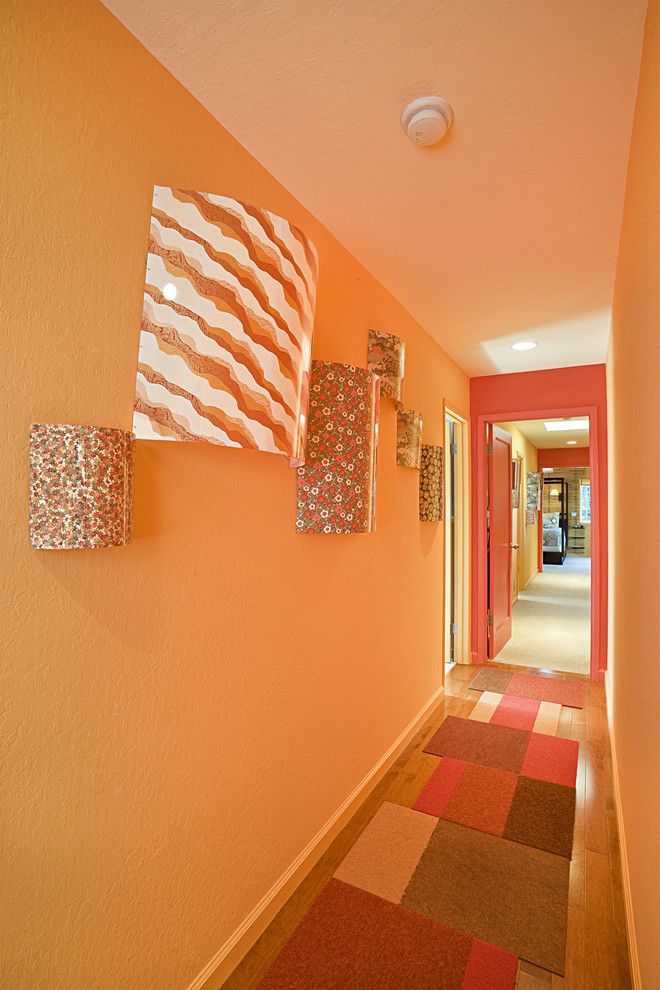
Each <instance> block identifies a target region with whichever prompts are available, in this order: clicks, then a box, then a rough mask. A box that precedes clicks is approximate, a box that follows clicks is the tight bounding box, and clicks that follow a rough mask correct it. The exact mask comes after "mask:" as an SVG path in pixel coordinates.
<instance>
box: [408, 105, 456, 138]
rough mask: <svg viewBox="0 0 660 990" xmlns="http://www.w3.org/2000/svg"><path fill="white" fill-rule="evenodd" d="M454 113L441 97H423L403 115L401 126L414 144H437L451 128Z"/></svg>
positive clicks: (409, 106)
mask: <svg viewBox="0 0 660 990" xmlns="http://www.w3.org/2000/svg"><path fill="white" fill-rule="evenodd" d="M453 119H454V111H453V110H452V108H451V106H450V104H449V103H447V101H446V100H443V99H442V98H441V97H440V96H422V97H421V98H420V99H419V100H413V101H412V103H409V104H408V106H407V107H406V108H405V110H404V111H403V113H402V114H401V126H402V127H403V129H404V131H405V132H406V134H407V135H408V137H409V138H410V140H411V141H412V143H413V144H423V145H429V144H437V143H438V141H442V139H443V137H444V136H445V134H446V133H447V131H448V130H449V128H450V127H451V122H452V120H453Z"/></svg>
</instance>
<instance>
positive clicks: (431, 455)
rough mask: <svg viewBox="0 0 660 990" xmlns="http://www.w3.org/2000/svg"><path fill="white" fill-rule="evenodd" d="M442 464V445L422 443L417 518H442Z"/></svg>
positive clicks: (429, 520) (428, 520)
mask: <svg viewBox="0 0 660 990" xmlns="http://www.w3.org/2000/svg"><path fill="white" fill-rule="evenodd" d="M443 464H444V450H443V449H442V447H437V446H435V445H433V444H430V443H423V444H422V461H421V468H420V472H419V518H420V519H421V520H422V522H440V521H441V520H442V519H443V518H444V502H445V499H444V487H443Z"/></svg>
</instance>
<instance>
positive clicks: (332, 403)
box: [296, 361, 380, 533]
mask: <svg viewBox="0 0 660 990" xmlns="http://www.w3.org/2000/svg"><path fill="white" fill-rule="evenodd" d="M379 402H380V389H379V386H378V377H377V376H376V375H374V374H372V372H370V371H366V370H365V369H364V368H356V367H355V366H354V365H348V364H339V363H338V362H336V361H313V362H312V374H311V379H310V403H309V426H308V430H307V450H306V456H305V464H304V466H302V467H300V468H298V478H297V482H298V509H297V517H296V527H297V529H298V531H299V532H301V533H370V532H372V531H373V530H374V529H375V526H376V448H377V444H378V411H379Z"/></svg>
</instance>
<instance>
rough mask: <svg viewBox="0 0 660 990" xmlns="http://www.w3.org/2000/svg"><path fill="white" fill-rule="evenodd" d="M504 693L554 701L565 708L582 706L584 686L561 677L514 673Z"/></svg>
mask: <svg viewBox="0 0 660 990" xmlns="http://www.w3.org/2000/svg"><path fill="white" fill-rule="evenodd" d="M505 693H506V694H517V695H519V696H520V697H521V698H535V699H536V700H537V701H554V702H555V704H557V705H566V707H567V708H582V707H583V706H584V686H583V685H582V684H580V682H579V681H569V680H565V679H563V678H561V677H541V676H539V675H537V674H514V675H513V677H512V678H511V680H510V682H509V686H508V688H507V689H506V692H505Z"/></svg>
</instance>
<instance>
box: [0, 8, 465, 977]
mask: <svg viewBox="0 0 660 990" xmlns="http://www.w3.org/2000/svg"><path fill="white" fill-rule="evenodd" d="M0 25H1V28H0V29H1V31H2V48H1V51H0V57H1V61H2V65H3V72H4V75H5V78H6V79H7V83H8V85H9V87H10V90H11V108H10V112H9V117H8V118H7V119H6V123H7V125H8V127H9V132H8V133H7V134H6V135H4V139H3V149H4V154H5V160H4V164H3V167H2V170H0V174H1V175H2V180H3V191H2V201H1V208H2V223H3V227H4V237H3V243H4V247H3V251H4V253H3V257H2V269H1V273H2V278H3V281H4V307H5V309H4V314H3V330H4V333H5V335H6V337H5V343H4V351H3V362H2V365H3V370H4V371H5V372H6V376H5V382H4V384H3V387H2V389H1V390H0V403H1V405H0V428H1V430H2V448H1V449H2V455H3V458H4V465H3V469H2V472H0V473H1V481H0V484H1V485H2V489H3V491H2V497H3V500H2V505H3V513H2V527H3V536H2V543H3V554H2V565H0V566H1V567H2V570H1V572H0V580H1V583H2V589H1V592H2V600H3V601H9V602H10V606H9V608H8V609H6V610H5V612H4V615H3V619H2V624H3V637H4V641H5V657H4V660H5V667H6V671H7V674H8V680H9V685H8V687H9V696H10V703H11V714H10V719H9V733H8V739H9V741H10V748H9V754H8V757H7V762H6V763H5V766H6V767H8V768H9V770H8V784H9V796H8V798H7V800H6V803H5V808H6V809H8V811H9V819H8V822H7V825H6V829H7V831H6V836H5V841H4V842H3V845H4V848H5V850H6V851H8V852H9V872H10V876H11V877H12V880H13V890H14V896H13V897H12V898H11V899H10V912H9V929H10V935H11V937H10V940H9V941H10V944H9V949H8V951H7V952H6V960H5V961H6V966H7V975H6V978H5V981H4V982H2V981H0V982H2V985H3V986H7V987H11V988H12V990H28V988H29V990H34V988H35V987H37V986H43V987H54V986H55V985H57V986H66V987H67V990H93V988H104V990H105V988H108V990H109V988H112V990H116V988H119V987H126V988H127V987H139V988H140V990H149V988H156V987H158V988H159V990H162V988H165V987H167V988H174V990H178V988H184V987H186V986H187V985H188V983H189V982H190V981H191V980H192V979H193V977H195V976H196V974H198V973H199V971H200V970H201V969H202V967H203V966H205V965H206V963H207V962H208V961H209V960H210V959H211V957H212V956H213V955H214V953H216V951H217V950H218V949H219V948H220V947H221V946H222V944H223V943H224V942H225V940H226V939H227V938H228V937H229V936H230V935H231V934H232V933H233V932H234V931H235V929H236V928H237V926H238V925H240V924H241V923H242V922H243V920H244V919H245V918H246V916H247V915H248V913H249V912H250V911H251V910H252V909H253V908H254V907H255V905H256V904H257V902H258V901H259V899H260V898H261V897H262V896H263V895H264V894H265V893H266V891H268V890H269V888H270V887H271V885H272V884H273V883H274V882H275V881H276V880H277V878H279V877H280V875H281V874H282V873H283V871H284V870H286V869H287V868H288V866H289V865H290V864H291V863H292V861H293V860H294V858H295V857H296V856H297V855H298V854H299V853H300V852H301V850H302V849H303V848H304V847H305V845H306V843H308V842H309V841H310V840H311V839H312V838H313V837H314V835H315V834H316V833H317V831H318V830H319V829H320V828H321V826H322V825H323V824H324V823H326V821H327V820H328V818H329V817H330V816H331V815H332V814H333V813H334V812H335V810H336V809H337V808H338V807H339V806H340V804H341V803H342V802H343V801H344V799H345V798H346V797H347V795H348V794H349V793H350V792H351V791H352V789H353V788H355V787H356V785H357V784H358V783H359V782H360V781H361V780H362V778H363V777H364V776H365V774H367V772H368V771H369V770H370V769H371V768H372V767H373V765H374V764H375V763H376V762H377V761H378V760H379V759H380V757H381V756H382V755H383V754H384V753H385V751H386V750H387V749H388V747H389V746H390V745H391V744H392V743H393V741H394V740H395V739H396V738H397V736H398V735H399V734H400V733H401V732H402V731H403V730H404V729H405V727H406V726H407V725H408V724H409V723H410V722H411V721H412V720H413V719H414V717H415V716H416V714H417V713H418V712H419V711H420V709H421V708H422V706H424V704H425V703H426V702H427V701H428V700H429V699H430V698H431V697H432V696H433V694H434V692H436V690H437V689H438V687H439V685H440V683H441V646H442V637H441V603H442V559H443V554H442V549H443V548H442V527H441V526H438V525H428V524H427V525H424V526H421V525H420V523H419V520H418V505H417V498H418V475H417V472H415V471H412V470H406V469H404V468H399V467H397V466H396V465H395V447H394V445H395V412H394V407H393V404H392V403H391V402H388V401H384V402H383V404H382V411H381V413H382V414H381V432H380V448H379V457H378V529H377V532H376V533H375V534H374V535H372V536H358V537H344V538H341V537H339V538H323V537H315V536H300V535H298V534H297V533H296V532H295V529H294V515H295V481H294V474H293V472H292V471H291V470H290V469H289V467H288V466H287V463H286V461H285V460H284V459H283V458H278V457H273V456H269V455H266V454H259V453H256V452H247V451H238V450H230V449H219V448H217V447H212V446H202V445H199V446H189V445H186V444H179V443H158V442H140V443H138V445H137V463H136V491H135V540H134V542H133V543H132V544H131V545H130V546H128V547H126V548H121V549H114V550H102V551H77V552H76V551H73V552H51V553H46V552H35V551H33V550H31V549H30V546H29V544H28V534H27V501H28V497H27V493H28V430H29V425H30V423H31V422H32V421H37V422H53V423H58V422H73V423H95V424H100V425H112V426H121V427H125V428H127V429H130V426H131V413H132V399H133V388H134V380H135V371H136V363H137V351H138V328H139V323H140V312H141V299H142V285H143V279H144V270H145V256H146V247H147V237H148V228H149V208H150V202H151V188H152V184H153V183H161V184H165V185H179V186H184V187H185V186H188V187H191V188H195V189H200V190H208V191H215V192H222V193H225V194H227V195H230V196H236V197H238V198H242V199H246V200H248V201H250V202H253V203H255V204H257V205H260V206H263V207H267V208H269V209H273V210H275V211H276V212H278V213H281V214H284V215H285V216H287V217H288V218H289V219H291V220H292V221H293V222H294V223H296V224H298V225H299V226H300V227H301V228H302V229H303V230H305V231H306V232H307V233H308V234H309V235H310V236H311V237H312V239H313V240H314V242H315V243H316V246H317V247H318V250H319V255H320V271H321V276H320V284H319V299H318V311H317V322H316V330H315V337H314V354H315V356H316V357H319V358H334V359H337V360H340V361H348V362H355V363H358V364H364V363H365V360H366V340H367V329H368V327H369V326H374V327H381V328H384V329H388V330H393V331H395V332H397V333H400V334H401V336H402V337H403V338H404V339H405V341H406V344H407V352H406V401H407V403H408V404H409V405H410V406H412V407H414V408H417V409H421V411H422V413H423V415H424V431H425V436H426V438H427V439H428V440H429V441H435V442H442V437H443V424H442V401H443V398H445V399H446V400H447V402H448V404H449V405H450V406H451V407H452V408H454V409H457V410H459V411H462V412H464V413H465V412H466V410H467V406H468V385H467V379H466V376H465V375H464V374H463V372H462V371H461V370H460V369H459V368H458V367H457V366H456V365H455V364H454V363H453V362H452V361H451V360H450V359H449V358H448V357H447V356H446V354H445V353H444V352H443V351H442V350H441V349H440V348H439V347H438V346H437V345H436V344H435V343H434V342H433V341H432V340H431V339H430V338H429V337H428V336H427V335H426V334H425V332H424V331H423V329H422V328H421V327H420V326H419V325H418V324H417V323H415V322H414V320H413V319H412V318H411V317H410V316H409V314H408V313H407V312H406V311H405V310H404V309H403V308H402V307H401V306H400V305H399V304H398V303H397V302H396V300H395V299H394V298H393V297H392V296H391V295H390V294H389V293H388V292H386V291H385V289H384V288H383V287H382V286H381V285H380V284H379V283H378V282H377V281H375V279H374V278H372V277H371V276H370V275H369V273H368V272H367V271H365V269H364V268H362V267H361V266H360V265H359V264H358V262H357V261H356V260H355V259H354V258H353V257H351V255H350V254H349V253H348V252H347V251H346V250H345V249H344V248H343V247H342V245H341V244H339V243H338V242H337V241H336V240H335V239H334V238H333V237H332V235H331V234H330V233H329V232H328V231H327V230H326V229H324V228H323V227H322V226H321V224H320V223H319V222H318V221H316V220H315V219H314V217H312V216H311V215H310V214H309V213H308V212H307V211H306V210H305V209H304V208H303V207H302V206H301V205H300V203H298V202H296V200H295V199H294V198H293V197H292V196H291V195H290V194H289V193H288V192H287V191H286V190H285V189H284V188H282V187H281V186H280V185H279V184H278V183H277V182H276V181H275V179H274V178H273V177H272V176H271V175H270V174H269V173H268V172H266V171H265V170H264V169H263V168H262V167H261V166H260V165H259V164H258V163H257V162H256V161H255V160H254V159H252V158H251V157H250V156H249V155H248V154H247V152H246V151H245V150H244V149H243V148H242V147H241V146H240V145H239V144H237V143H236V141H235V140H233V138H232V137H231V136H230V135H229V134H228V133H227V132H226V131H225V130H224V129H223V128H222V127H221V126H220V125H219V124H218V123H217V122H216V121H215V120H214V119H213V118H212V117H211V116H210V115H209V114H208V113H207V112H206V111H205V110H204V109H203V108H202V107H201V105H200V104H199V103H197V102H196V101H195V100H194V99H193V98H192V97H191V96H190V94H189V93H188V92H187V91H186V90H185V89H183V88H182V87H181V85H179V84H178V83H177V82H176V81H175V80H174V79H173V77H172V76H170V75H169V74H168V73H167V72H166V71H165V69H164V68H163V67H162V66H161V65H160V64H159V63H158V62H156V61H155V60H154V58H153V57H152V56H151V55H149V54H148V53H147V51H146V50H145V49H144V48H142V47H141V46H140V44H139V43H138V42H137V41H136V40H135V39H134V38H133V37H132V36H131V35H130V34H129V33H128V32H127V31H126V30H125V29H124V28H123V27H122V26H121V25H120V24H119V22H118V21H116V20H115V19H114V18H113V17H112V16H111V15H110V14H109V13H108V11H107V10H106V9H105V8H103V7H102V6H101V5H100V4H97V3H92V2H86V3H25V2H24V0H19V2H15V3H14V2H7V0H5V3H4V4H3V11H2V19H1V20H0ZM398 249H399V247H398V246H397V245H394V247H393V250H398ZM6 907H7V904H5V908H6Z"/></svg>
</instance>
